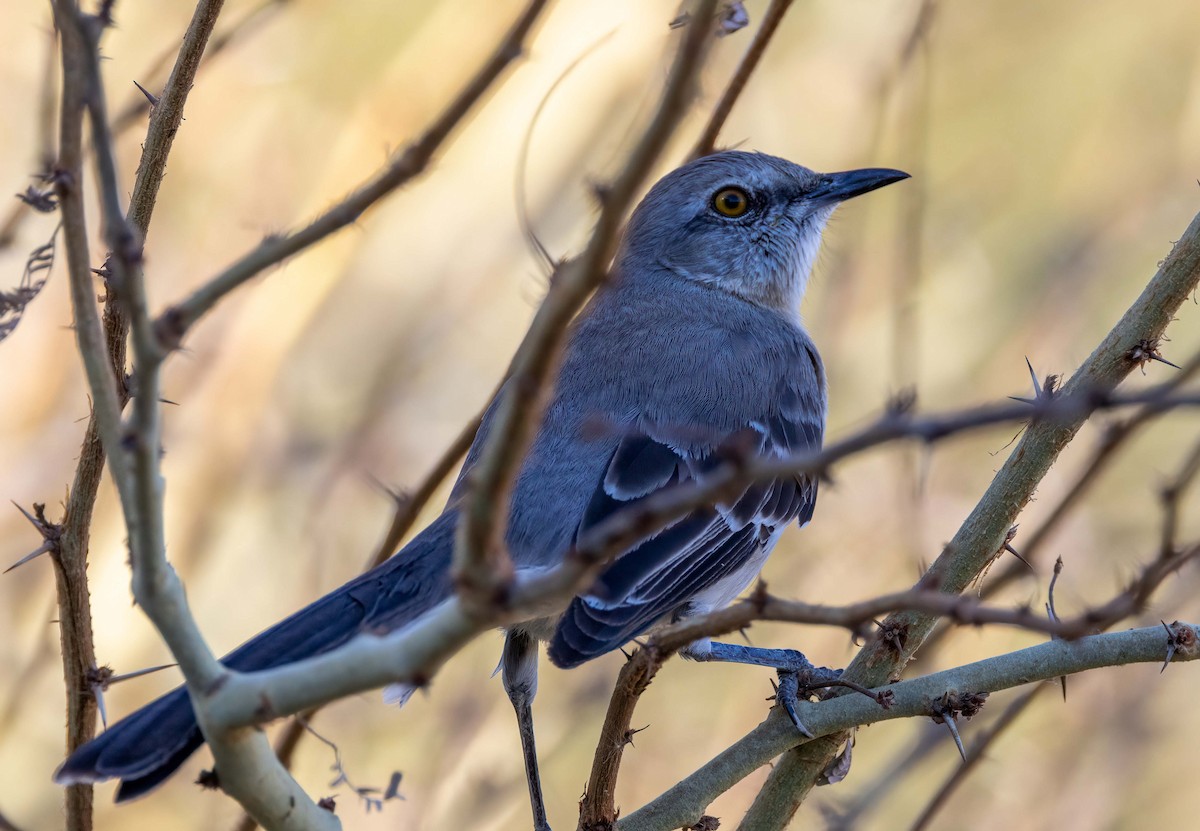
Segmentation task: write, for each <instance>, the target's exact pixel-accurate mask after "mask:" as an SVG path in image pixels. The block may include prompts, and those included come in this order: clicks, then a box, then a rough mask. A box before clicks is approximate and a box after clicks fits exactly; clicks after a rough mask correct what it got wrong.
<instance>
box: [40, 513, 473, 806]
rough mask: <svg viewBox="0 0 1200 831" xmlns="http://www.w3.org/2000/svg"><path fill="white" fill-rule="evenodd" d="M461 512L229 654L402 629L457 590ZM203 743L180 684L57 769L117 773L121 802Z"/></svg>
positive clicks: (69, 780)
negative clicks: (454, 557)
mask: <svg viewBox="0 0 1200 831" xmlns="http://www.w3.org/2000/svg"><path fill="white" fill-rule="evenodd" d="M454 520H455V515H454V514H453V513H452V512H447V513H445V514H443V515H442V516H441V517H439V518H438V519H437V520H436V521H434V523H433V524H431V525H430V526H429V527H428V528H426V529H425V530H424V531H423V532H422V533H421V534H420V535H418V536H417V537H416V539H414V540H413V541H412V542H411V543H410V544H409V545H408V546H406V547H405V548H404V550H403V551H401V552H400V553H398V554H397V555H396V556H394V557H392V558H391V559H389V560H387V561H386V562H384V563H383V564H382V565H380V566H378V567H376V568H374V569H372V570H371V571H369V572H367V573H365V574H363V575H361V576H359V577H357V578H355V579H354V580H352V581H350V582H349V583H347V584H346V585H344V586H342V587H341V588H339V589H336V590H334V591H332V592H330V593H329V594H327V595H325V596H324V597H322V598H321V599H320V600H317V601H316V602H315V603H312V604H310V605H309V606H306V607H305V608H303V609H301V610H300V611H298V612H296V613H295V614H294V615H292V616H291V617H289V618H287V619H285V620H283V621H281V622H280V623H277V624H275V625H274V626H272V627H271V628H270V629H267V630H266V631H265V632H262V633H260V634H259V635H256V636H255V637H254V638H252V639H250V640H249V641H247V642H246V643H244V644H242V645H241V646H240V647H238V648H237V649H235V650H234V651H233V652H231V653H229V654H228V655H227V656H225V658H224V659H223V662H224V663H225V665H226V666H228V667H230V668H231V669H234V670H239V671H243V672H244V671H253V670H261V669H270V668H271V667H277V666H281V665H283V664H288V663H292V662H294V661H299V660H302V659H304V658H310V657H312V656H314V655H317V654H319V653H321V652H326V651H328V650H330V649H333V648H335V647H337V646H340V645H341V644H343V643H345V642H346V641H348V640H349V639H350V638H352V637H354V635H356V634H358V633H359V632H361V631H363V630H364V629H365V628H370V629H371V630H372V631H379V630H393V629H399V628H401V627H403V626H405V625H406V624H408V623H410V622H412V621H413V620H415V619H416V618H418V617H419V616H421V615H422V614H424V613H425V612H427V611H429V610H430V609H432V608H434V607H435V606H437V605H438V604H440V603H441V602H442V601H444V600H446V599H447V598H448V597H450V595H451V594H452V592H453V587H452V585H451V582H450V556H451V552H452V549H453V540H454V524H455V522H454ZM203 743H204V737H203V736H202V735H201V733H200V728H199V727H198V726H197V724H196V717H195V714H194V713H193V711H192V704H191V700H190V699H189V698H188V694H187V690H186V689H185V688H183V687H178V688H176V689H174V690H172V691H171V692H169V693H167V694H166V695H164V696H162V697H161V698H159V699H157V700H156V701H153V702H151V703H150V704H147V705H146V706H145V707H143V708H142V709H140V710H138V711H137V712H135V713H133V714H131V715H129V716H127V717H126V718H124V719H122V720H121V721H119V722H117V723H116V724H114V725H113V726H112V727H110V728H108V730H106V731H105V732H103V733H102V734H100V735H99V736H98V737H96V738H95V739H94V740H92V741H90V742H88V743H87V744H85V745H84V746H82V747H80V748H78V749H77V750H76V751H75V752H74V753H72V754H71V756H70V757H68V758H67V760H66V761H65V762H63V764H62V766H61V767H59V769H58V771H57V772H56V773H55V774H54V779H55V781H56V782H58V783H60V784H64V785H69V784H75V783H79V782H100V781H103V780H106V779H113V778H119V779H120V780H121V787H120V788H119V789H118V790H117V801H118V802H124V801H126V800H130V799H135V798H136V797H139V796H141V795H143V794H145V793H147V792H149V791H150V790H152V789H154V788H155V787H157V786H158V785H159V784H161V783H162V782H163V781H164V780H165V779H166V778H167V777H169V776H170V775H171V774H172V773H174V772H175V770H176V769H177V768H178V767H179V766H180V765H182V764H183V763H184V761H186V760H187V758H188V757H189V756H191V755H192V753H194V752H195V751H196V749H197V748H198V747H200V745H201V744H203Z"/></svg>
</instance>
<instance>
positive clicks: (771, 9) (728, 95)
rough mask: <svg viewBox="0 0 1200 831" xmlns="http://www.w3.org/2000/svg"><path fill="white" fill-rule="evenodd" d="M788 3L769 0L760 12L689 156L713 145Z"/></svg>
mask: <svg viewBox="0 0 1200 831" xmlns="http://www.w3.org/2000/svg"><path fill="white" fill-rule="evenodd" d="M791 5H792V0H771V5H770V6H768V7H767V10H766V12H764V13H763V20H762V23H760V24H759V25H758V31H756V32H755V33H754V39H753V40H752V41H750V46H749V47H748V48H747V49H746V54H745V55H743V56H742V60H741V62H740V63H739V64H738V66H737V69H736V70H734V73H733V77H732V78H730V79H729V84H728V85H726V87H725V91H724V92H723V93H721V99H720V100H719V101H718V102H717V105H716V106H715V107H713V111H712V115H710V116H709V118H708V123H707V124H705V125H704V129H703V130H701V131H700V138H699V139H697V141H696V146H695V148H694V149H693V150H692V155H691V158H693V159H698V158H700V157H701V156H707V155H708V154H710V153H712V152H713V150H714V149H715V148H716V144H717V136H719V135H720V134H721V128H722V127H724V126H725V121H726V120H727V119H728V118H729V114H730V113H731V112H732V111H733V105H734V104H736V103H737V100H738V98H740V97H741V95H742V92H743V91H744V90H745V89H746V84H747V83H748V82H749V81H750V76H751V75H753V74H754V70H755V69H757V68H758V63H759V61H761V60H762V56H763V55H764V54H766V51H767V45H768V44H769V43H770V42H771V38H773V37H774V36H775V31H776V30H777V29H778V28H779V24H780V23H782V22H783V16H784V15H785V14H787V11H788V7H789V6H791Z"/></svg>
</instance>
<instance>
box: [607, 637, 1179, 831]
mask: <svg viewBox="0 0 1200 831" xmlns="http://www.w3.org/2000/svg"><path fill="white" fill-rule="evenodd" d="M1170 630H1171V633H1172V637H1173V638H1175V639H1177V640H1180V641H1184V642H1186V643H1187V644H1188V646H1187V647H1185V648H1177V650H1176V653H1175V656H1174V660H1175V661H1180V660H1195V659H1196V658H1198V657H1200V646H1198V644H1200V631H1198V629H1197V626H1196V625H1195V624H1189V623H1180V622H1176V623H1173V624H1171V627H1170ZM1167 641H1168V636H1167V635H1166V634H1165V633H1164V632H1163V628H1162V627H1161V626H1157V625H1156V626H1149V627H1145V628H1142V629H1129V630H1126V631H1124V632H1110V633H1106V634H1102V635H1090V636H1088V637H1086V638H1082V639H1080V640H1077V641H1062V640H1058V641H1049V642H1047V643H1043V644H1039V645H1037V646H1031V647H1028V648H1026V649H1021V650H1018V651H1016V652H1010V653H1007V654H1005V655H998V656H996V657H993V658H986V659H984V660H982V661H977V662H975V663H973V664H966V665H964V666H960V667H955V668H953V669H948V670H944V671H942V672H936V673H933V674H931V675H926V676H923V677H921V678H914V679H912V680H908V681H900V682H898V683H894V684H887V685H884V686H882V687H881V688H876V692H882V691H890V692H891V698H890V703H889V706H888V707H887V708H886V709H885V708H883V707H880V706H879V705H878V704H877V703H876V702H875V701H873V700H872V699H870V698H867V697H865V696H861V695H843V696H838V697H836V698H830V699H827V700H824V701H816V702H807V701H802V702H800V703H799V705H798V706H799V708H800V716H801V719H802V720H803V722H804V724H805V725H807V726H808V727H809V729H810V730H811V731H812V732H813V734H814V735H815V736H817V738H816V739H812V740H809V739H804V738H803V737H801V736H798V735H797V733H796V728H795V726H794V725H793V724H792V723H791V721H790V720H789V719H788V718H787V716H786V715H783V714H782V713H781V712H780V711H779V710H780V708H776V709H774V710H772V711H771V713H770V715H768V717H767V719H766V720H765V721H764V722H763V723H762V724H760V725H759V726H757V727H755V728H754V729H753V730H752V731H751V732H750V733H748V734H747V735H746V736H744V737H742V738H741V739H739V740H738V741H736V742H734V743H733V744H732V745H730V746H729V747H728V748H726V749H725V750H723V751H722V752H721V753H720V754H719V755H718V756H716V757H715V758H714V759H713V760H712V761H711V762H709V763H708V764H707V765H706V766H705V767H703V768H701V769H700V770H698V771H697V772H696V773H694V774H692V776H690V777H688V778H687V779H685V780H683V781H682V782H680V783H679V784H678V785H676V786H674V787H673V788H671V789H670V790H668V791H667V792H666V793H664V794H663V795H662V796H659V797H658V798H656V799H655V800H653V801H652V802H650V803H649V804H647V805H645V806H644V807H642V808H639V809H638V810H637V811H634V812H633V813H631V814H629V815H628V816H625V817H622V818H621V819H620V820H618V821H617V823H616V827H617V828H618V829H620V830H621V831H669V830H670V829H676V828H680V827H685V826H687V825H689V824H691V823H693V822H695V821H696V819H697V818H698V817H699V816H700V814H701V812H702V811H703V809H704V806H705V805H706V804H707V800H708V799H709V798H710V795H711V793H712V791H713V789H714V788H716V789H719V791H725V790H728V789H729V788H731V787H732V786H733V785H735V784H737V782H738V781H740V780H741V779H742V778H743V777H745V776H746V775H747V774H749V773H750V772H752V771H753V770H754V769H755V768H757V767H758V766H760V764H761V761H762V760H764V759H772V758H774V757H775V756H778V755H779V754H780V753H783V752H785V751H788V750H789V749H790V748H795V747H796V745H797V744H799V745H801V746H804V747H807V746H808V745H811V744H815V743H818V742H823V741H826V740H828V739H830V738H832V737H837V736H840V735H842V734H843V733H844V731H846V730H848V729H850V728H851V727H856V726H861V725H865V724H874V723H877V722H880V721H888V720H891V719H897V718H910V717H914V716H930V715H932V714H933V712H934V710H935V709H936V708H937V703H938V702H939V699H942V697H943V696H945V695H946V693H947V692H948V691H950V692H951V693H952V694H953V695H954V696H956V697H957V698H958V699H959V700H962V699H963V697H966V696H977V695H979V694H981V693H988V692H997V691H999V690H1005V689H1010V688H1012V687H1017V686H1022V685H1025V684H1029V683H1034V682H1038V681H1046V680H1049V679H1051V678H1055V677H1057V676H1060V675H1073V674H1075V673H1079V672H1085V671H1087V670H1089V669H1097V668H1100V667H1114V666H1120V665H1123V664H1130V663H1158V662H1160V661H1162V658H1163V654H1164V653H1165V651H1166V649H1167ZM798 740H799V741H798Z"/></svg>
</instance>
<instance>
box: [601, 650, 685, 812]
mask: <svg viewBox="0 0 1200 831" xmlns="http://www.w3.org/2000/svg"><path fill="white" fill-rule="evenodd" d="M668 657H670V653H669V652H667V653H663V652H660V651H659V650H657V649H654V648H653V647H651V648H644V649H639V650H637V651H636V652H635V653H634V654H633V655H632V656H631V657H630V658H629V660H628V661H626V662H625V665H624V666H622V667H621V672H620V674H618V676H617V682H616V684H615V685H614V686H613V692H612V696H611V697H610V698H609V700H608V711H607V712H606V713H605V716H604V723H603V724H602V725H601V727H600V739H599V741H598V742H597V743H596V753H595V756H594V757H593V759H592V772H591V775H590V776H589V777H588V783H587V789H586V790H584V792H583V798H582V799H580V801H579V828H580V829H584V831H593V829H602V828H611V827H612V824H613V822H615V821H616V818H617V808H616V790H617V774H618V773H619V772H620V769H621V759H622V757H623V756H624V753H625V746H626V745H628V744H631V743H632V742H631V739H632V736H633V732H634V731H633V730H632V724H633V711H634V708H635V707H636V706H637V702H638V700H639V699H640V698H641V696H642V693H644V692H645V691H646V688H647V687H649V686H650V682H651V681H652V680H654V676H655V675H656V674H657V673H658V670H659V668H661V667H662V665H663V662H664V661H665V660H666V659H667V658H668Z"/></svg>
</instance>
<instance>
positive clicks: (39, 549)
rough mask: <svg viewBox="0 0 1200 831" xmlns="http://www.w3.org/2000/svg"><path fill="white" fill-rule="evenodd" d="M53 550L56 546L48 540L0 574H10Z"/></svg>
mask: <svg viewBox="0 0 1200 831" xmlns="http://www.w3.org/2000/svg"><path fill="white" fill-rule="evenodd" d="M53 548H54V544H53V543H51V542H50V541H49V540H46V541H45V542H44V543H42V544H41V545H39V546H38V547H37V548H35V549H34V550H33V551H31V552H29V553H28V554H26V555H25V556H24V557H22V558H21V559H19V560H17V561H16V562H15V563H13V564H12V565H11V566H9V567H8V568H6V569H4V571H2V572H0V574H8V573H9V572H10V571H12V570H13V569H15V568H20V567H21V566H23V565H25V564H26V563H27V562H29V561H30V560H32V559H34V558H35V557H39V556H41V555H42V554H45V553H46V552H47V551H50V550H51V549H53Z"/></svg>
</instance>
